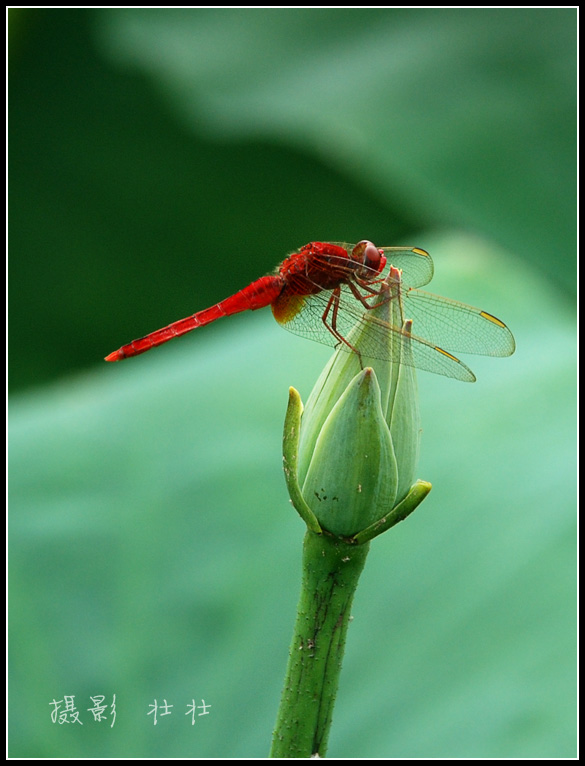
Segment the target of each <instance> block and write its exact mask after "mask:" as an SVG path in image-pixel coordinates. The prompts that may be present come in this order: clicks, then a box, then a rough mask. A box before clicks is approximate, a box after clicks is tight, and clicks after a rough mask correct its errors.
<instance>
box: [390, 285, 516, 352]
mask: <svg viewBox="0 0 585 766" xmlns="http://www.w3.org/2000/svg"><path fill="white" fill-rule="evenodd" d="M403 307H404V318H405V319H412V329H413V331H414V333H415V334H416V335H418V336H420V337H422V338H425V339H426V340H427V341H429V342H430V343H431V344H433V345H437V346H440V347H441V348H443V349H445V350H446V351H456V352H462V353H465V354H483V355H486V356H510V355H511V354H513V353H514V350H515V348H516V343H515V341H514V336H513V335H512V333H511V332H510V330H509V329H508V328H507V327H506V325H505V324H504V323H503V322H501V321H500V320H499V319H496V317H494V316H492V315H491V314H488V313H487V312H486V311H482V310H481V309H478V308H475V307H474V306H468V305H467V304H466V303H459V302H458V301H452V300H450V299H449V298H443V297H442V296H440V295H433V294H432V293H427V292H424V291H423V290H408V291H405V292H404V293H403Z"/></svg>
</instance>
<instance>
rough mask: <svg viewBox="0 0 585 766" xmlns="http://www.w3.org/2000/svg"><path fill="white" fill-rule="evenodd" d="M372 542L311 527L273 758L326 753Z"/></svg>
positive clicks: (307, 534) (274, 740)
mask: <svg viewBox="0 0 585 766" xmlns="http://www.w3.org/2000/svg"><path fill="white" fill-rule="evenodd" d="M368 550H369V543H366V544H364V545H349V544H347V543H345V542H343V541H341V540H339V539H337V538H334V537H332V536H330V535H328V534H321V535H318V534H315V533H314V532H311V531H310V530H307V533H306V535H305V542H304V546H303V579H302V585H301V595H300V599H299V605H298V609H297V619H296V623H295V627H294V634H293V639H292V643H291V648H290V654H289V661H288V666H287V670H286V678H285V683H284V690H283V693H282V698H281V702H280V708H279V711H278V717H277V719H276V727H275V730H274V734H273V738H272V749H271V751H270V757H271V758H309V757H311V756H312V755H315V754H318V755H319V756H321V757H323V756H324V755H325V751H326V748H327V738H328V736H329V728H330V726H331V719H332V715H333V706H334V704H335V696H336V694H337V686H338V683H339V673H340V671H341V663H342V659H343V651H344V648H345V635H346V632H347V626H348V624H349V618H350V609H351V604H352V601H353V595H354V593H355V589H356V587H357V583H358V580H359V577H360V574H361V572H362V569H363V567H364V564H365V561H366V556H367V555H368Z"/></svg>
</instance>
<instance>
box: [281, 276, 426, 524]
mask: <svg viewBox="0 0 585 766" xmlns="http://www.w3.org/2000/svg"><path fill="white" fill-rule="evenodd" d="M381 288H382V290H381V293H380V296H379V297H378V296H373V298H372V299H371V300H372V301H377V302H378V303H379V305H378V306H377V307H376V308H373V309H371V310H368V311H364V315H365V319H366V321H365V322H364V323H359V324H358V325H356V328H354V330H353V331H352V332H351V333H349V335H348V337H347V340H348V342H349V343H350V344H351V346H352V347H353V348H354V349H355V350H356V351H357V353H355V352H354V353H348V352H347V350H346V349H339V350H338V351H337V352H336V354H334V356H333V357H332V359H331V360H330V362H329V363H328V365H327V366H326V368H325V369H324V370H323V372H322V374H321V376H320V377H319V380H318V381H317V383H316V385H315V387H314V389H313V391H312V393H311V395H310V397H309V400H308V402H307V406H306V409H305V411H304V414H303V416H302V422H301V424H300V439H299V442H298V472H297V475H296V481H297V482H298V487H299V488H300V493H302V498H303V501H304V504H306V505H305V507H306V506H308V508H310V511H307V512H308V513H311V512H312V514H314V516H315V517H316V523H317V522H318V525H320V526H321V527H322V528H324V529H326V530H327V531H329V532H331V533H333V534H335V535H339V536H342V537H352V536H354V535H356V534H358V533H359V532H360V531H362V530H364V529H365V528H366V527H369V526H371V525H372V524H373V523H374V522H376V521H377V520H379V519H381V518H382V517H383V516H385V515H388V514H389V513H390V511H392V509H393V508H394V507H395V506H396V505H398V504H399V503H400V502H401V501H402V500H404V498H405V497H406V496H407V495H408V493H409V491H410V489H411V486H412V485H413V483H414V479H415V471H416V466H417V461H418V451H419V440H420V414H419V407H418V391H417V386H416V373H415V369H414V366H413V358H412V351H411V347H410V340H409V338H410V333H411V330H412V322H410V321H404V317H403V315H402V302H401V300H400V289H401V284H400V272H399V271H397V270H396V269H391V271H390V275H389V277H388V279H387V280H386V282H384V283H383V284H382V285H381ZM369 323H375V324H377V325H380V323H384V324H385V325H387V326H388V331H387V333H385V338H386V341H385V342H386V344H387V347H386V348H385V349H379V348H376V349H375V350H376V352H377V355H378V356H381V357H385V359H378V358H372V357H371V356H368V353H370V354H371V353H372V342H371V332H369V328H370V329H371V326H370V324H369ZM391 328H401V329H400V330H396V329H391ZM378 336H379V333H378ZM358 354H359V355H358ZM360 355H361V358H360ZM388 360H390V361H388ZM362 365H363V366H364V369H361V367H362ZM365 365H368V366H367V367H366V366H365ZM296 460H297V455H296V453H295V468H296ZM312 514H311V515H312ZM303 518H304V516H303Z"/></svg>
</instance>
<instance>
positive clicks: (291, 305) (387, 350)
mask: <svg viewBox="0 0 585 766" xmlns="http://www.w3.org/2000/svg"><path fill="white" fill-rule="evenodd" d="M332 297H333V295H332V292H331V291H323V292H320V293H317V294H315V295H308V296H306V295H305V296H291V297H286V298H284V299H278V301H275V302H274V303H273V305H272V311H273V314H274V316H275V318H276V320H277V321H278V322H279V324H281V325H282V326H283V327H284V328H285V329H286V330H289V331H290V332H292V333H295V335H300V336H302V337H303V338H309V339H310V340H314V341H317V342H318V343H324V344H325V345H326V346H334V347H335V346H338V347H339V348H342V349H343V350H344V351H347V352H351V351H352V349H351V348H350V346H348V345H347V344H345V343H341V342H340V341H339V339H338V338H337V337H336V336H335V335H333V333H332V332H331V331H330V330H329V329H328V328H327V326H326V325H325V323H324V322H323V316H324V315H325V313H326V311H327V307H328V306H329V305H330V302H331V300H332ZM332 311H333V308H332V307H331V308H330V312H329V314H328V321H329V323H331V322H332V321H333V320H332ZM335 326H336V330H337V332H338V333H339V334H340V335H341V336H342V337H344V338H346V339H347V340H348V341H349V343H351V342H352V341H355V339H356V337H357V336H358V335H359V349H360V353H361V355H362V357H364V359H366V360H367V359H368V357H369V358H372V359H382V360H385V361H394V362H396V361H399V360H401V361H402V363H403V364H408V365H412V366H413V367H417V368H419V369H421V370H426V371H428V372H434V373H436V374H438V375H445V376H446V377H449V378H456V379H458V380H463V381H468V382H472V381H474V380H475V375H474V374H473V372H472V371H471V370H470V369H469V367H467V366H466V365H465V364H463V362H461V361H460V360H459V359H457V358H456V357H454V356H452V355H451V354H449V353H447V352H446V351H445V350H443V349H441V348H437V347H435V346H434V345H433V344H431V343H428V342H427V341H425V340H423V339H422V338H420V337H417V336H416V335H408V334H406V333H404V332H403V331H402V329H400V328H398V327H394V326H392V325H390V324H389V323H388V322H385V321H383V320H381V319H377V318H376V317H374V316H373V315H372V312H371V310H369V309H367V308H366V307H365V306H363V305H362V304H361V303H360V302H359V301H358V300H356V298H355V296H354V295H353V294H352V293H351V291H350V290H349V289H348V288H347V287H346V286H342V287H341V290H340V297H339V308H338V312H337V316H336V322H335ZM404 344H408V348H405V346H404Z"/></svg>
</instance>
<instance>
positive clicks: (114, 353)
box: [104, 350, 124, 362]
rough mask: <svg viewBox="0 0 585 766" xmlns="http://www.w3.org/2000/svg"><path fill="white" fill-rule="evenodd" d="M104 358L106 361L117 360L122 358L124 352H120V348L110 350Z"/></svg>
mask: <svg viewBox="0 0 585 766" xmlns="http://www.w3.org/2000/svg"><path fill="white" fill-rule="evenodd" d="M104 359H105V361H106V362H119V361H120V359H124V354H123V353H121V351H120V350H118V351H112V353H111V354H108V355H107V356H106V357H104Z"/></svg>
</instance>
